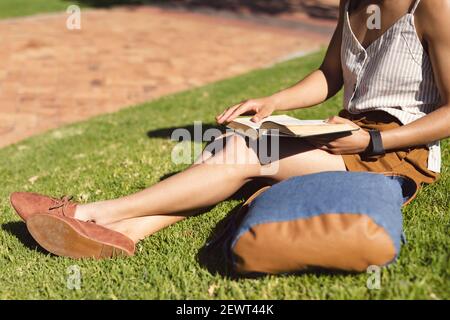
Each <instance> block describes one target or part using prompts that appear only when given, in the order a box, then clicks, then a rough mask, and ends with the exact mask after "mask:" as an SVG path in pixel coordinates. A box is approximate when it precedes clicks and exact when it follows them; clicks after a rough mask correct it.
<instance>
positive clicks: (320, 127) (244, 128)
mask: <svg viewBox="0 0 450 320" xmlns="http://www.w3.org/2000/svg"><path fill="white" fill-rule="evenodd" d="M250 119H251V117H240V118H237V119H235V120H234V121H232V122H230V123H229V124H228V127H229V128H230V129H233V130H235V131H237V132H240V133H242V134H244V135H246V136H249V137H251V138H254V139H256V138H258V137H260V136H261V135H274V134H275V132H277V134H278V135H280V136H288V137H299V138H303V137H312V136H318V135H329V134H337V133H347V132H351V131H356V130H358V128H355V127H352V126H351V125H348V124H331V123H326V122H325V121H324V120H299V119H296V118H293V117H290V116H286V115H280V116H270V117H267V118H265V119H264V120H263V121H261V122H259V123H255V122H252V121H250Z"/></svg>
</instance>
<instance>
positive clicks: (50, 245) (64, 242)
mask: <svg viewBox="0 0 450 320" xmlns="http://www.w3.org/2000/svg"><path fill="white" fill-rule="evenodd" d="M27 228H28V231H29V232H30V233H31V235H32V236H33V238H34V239H35V240H36V241H37V243H39V244H40V245H41V246H42V247H43V248H44V249H46V250H47V251H49V252H51V253H53V254H55V255H58V256H63V257H70V258H74V259H80V258H94V259H104V258H114V257H119V256H132V255H134V250H135V245H134V242H133V241H132V240H131V239H130V238H128V237H127V236H125V235H123V234H122V233H119V232H116V231H113V230H110V229H107V228H105V227H102V226H99V225H96V224H95V223H92V222H83V221H80V220H77V219H74V218H70V217H65V216H60V215H54V214H36V215H32V216H30V217H29V218H28V219H27Z"/></svg>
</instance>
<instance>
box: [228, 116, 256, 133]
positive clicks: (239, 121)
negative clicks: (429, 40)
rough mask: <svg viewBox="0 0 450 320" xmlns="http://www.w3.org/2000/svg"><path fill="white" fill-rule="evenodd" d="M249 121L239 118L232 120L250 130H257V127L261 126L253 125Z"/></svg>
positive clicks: (246, 118) (245, 118)
mask: <svg viewBox="0 0 450 320" xmlns="http://www.w3.org/2000/svg"><path fill="white" fill-rule="evenodd" d="M250 119H251V117H241V118H237V119H234V120H233V122H236V123H240V124H243V125H245V126H247V127H250V128H252V129H255V130H258V129H259V126H260V125H261V122H259V123H255V122H253V121H250Z"/></svg>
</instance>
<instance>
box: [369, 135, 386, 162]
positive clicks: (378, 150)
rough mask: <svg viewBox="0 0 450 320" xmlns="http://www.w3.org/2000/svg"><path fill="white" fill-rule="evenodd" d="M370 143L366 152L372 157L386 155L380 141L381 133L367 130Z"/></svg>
mask: <svg viewBox="0 0 450 320" xmlns="http://www.w3.org/2000/svg"><path fill="white" fill-rule="evenodd" d="M369 134H370V142H369V146H368V147H367V150H366V152H367V153H368V154H370V155H373V156H378V155H383V154H385V153H386V151H385V150H384V147H383V141H382V139H381V133H380V131H378V130H369Z"/></svg>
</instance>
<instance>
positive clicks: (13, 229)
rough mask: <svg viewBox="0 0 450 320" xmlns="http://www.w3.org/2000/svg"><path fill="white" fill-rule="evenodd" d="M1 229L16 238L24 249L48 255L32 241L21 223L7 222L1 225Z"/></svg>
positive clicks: (24, 225) (25, 227)
mask: <svg viewBox="0 0 450 320" xmlns="http://www.w3.org/2000/svg"><path fill="white" fill-rule="evenodd" d="M2 229H3V230H4V231H6V232H8V233H9V234H11V235H13V236H14V237H16V238H17V240H19V241H20V242H21V243H22V244H23V245H24V246H25V247H27V248H28V249H30V250H32V251H38V252H40V253H44V254H49V253H48V252H47V251H45V250H44V249H43V248H42V247H41V246H39V244H38V243H37V242H36V241H35V240H34V239H33V237H32V236H31V235H30V233H29V232H28V229H27V226H26V224H25V223H24V222H22V221H14V222H7V223H4V224H3V225H2Z"/></svg>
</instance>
